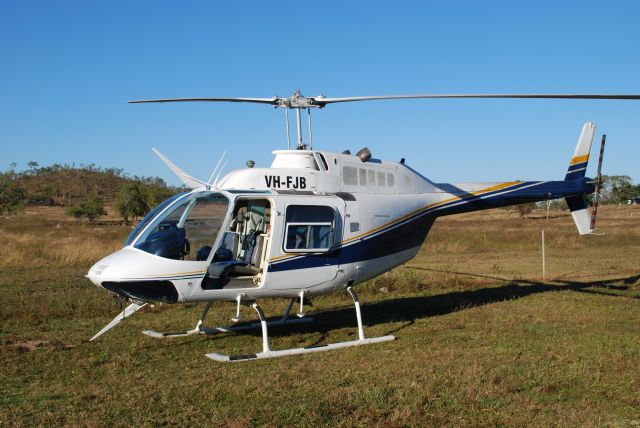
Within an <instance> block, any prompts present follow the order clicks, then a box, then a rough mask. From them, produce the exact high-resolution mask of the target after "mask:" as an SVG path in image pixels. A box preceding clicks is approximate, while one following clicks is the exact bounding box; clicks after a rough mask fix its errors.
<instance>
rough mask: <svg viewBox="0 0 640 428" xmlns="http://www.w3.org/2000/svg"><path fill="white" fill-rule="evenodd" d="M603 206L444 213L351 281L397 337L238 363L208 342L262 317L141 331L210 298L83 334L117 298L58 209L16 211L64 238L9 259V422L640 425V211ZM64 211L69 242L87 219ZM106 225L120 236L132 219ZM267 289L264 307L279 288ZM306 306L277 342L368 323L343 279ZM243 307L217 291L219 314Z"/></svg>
mask: <svg viewBox="0 0 640 428" xmlns="http://www.w3.org/2000/svg"><path fill="white" fill-rule="evenodd" d="M607 208H608V207H607ZM601 214H602V216H601V218H600V221H601V223H600V224H601V227H602V228H603V229H604V230H605V231H606V232H607V235H605V236H603V237H579V236H577V233H576V232H575V231H574V226H573V225H572V223H571V220H570V218H568V217H566V216H561V217H557V218H553V219H550V220H549V221H548V222H547V221H546V220H542V219H534V220H521V219H518V218H516V217H514V216H512V215H510V214H507V213H505V212H504V211H492V212H487V213H478V214H473V215H466V216H456V217H451V218H445V219H439V220H438V221H437V223H436V225H435V227H434V230H433V231H432V234H431V235H430V236H429V238H427V242H426V243H425V245H424V246H423V249H422V251H421V252H420V254H419V256H418V257H416V259H414V260H412V261H411V262H410V263H409V264H408V265H406V266H402V267H399V268H397V269H395V270H394V271H392V272H390V273H388V274H386V275H383V276H381V277H379V278H376V279H375V280H373V281H370V282H368V283H366V284H362V285H360V286H359V287H358V289H357V291H358V293H359V295H360V300H361V302H362V303H363V317H364V322H365V332H366V334H367V335H370V336H374V335H384V334H394V335H395V336H396V337H397V340H396V341H394V342H387V343H383V344H377V345H370V346H364V347H357V348H350V349H343V350H336V351H330V352H325V353H316V354H309V355H303V356H293V357H285V358H279V359H273V360H260V361H253V362H245V363H237V364H223V363H216V362H213V361H211V360H209V359H207V358H205V357H204V354H205V353H208V352H213V351H217V352H222V353H247V352H255V351H258V350H259V349H260V346H261V345H260V344H261V342H260V333H259V331H256V332H251V333H249V334H243V335H231V334H225V335H218V336H212V337H203V336H197V337H187V338H176V339H167V340H155V339H152V338H148V337H146V336H143V335H141V334H140V331H141V330H143V329H149V328H151V329H158V330H165V331H171V330H180V329H184V328H186V327H191V326H192V325H193V323H194V321H195V320H196V319H197V316H198V313H199V311H200V309H201V308H200V307H199V306H188V307H185V306H167V305H156V306H155V307H154V308H148V309H143V310H142V311H140V313H138V314H136V315H135V316H133V317H132V318H130V319H127V320H126V321H125V322H124V323H122V325H120V326H118V327H116V328H115V329H113V330H112V331H110V332H109V333H108V334H107V335H105V336H103V337H102V338H100V340H98V341H97V342H91V343H89V342H88V341H87V339H88V338H89V337H91V336H92V335H93V334H94V333H95V332H96V331H98V330H99V329H100V328H102V327H103V326H104V325H105V324H106V323H107V322H109V321H110V320H111V319H112V318H113V316H114V315H115V314H116V313H117V312H118V308H117V307H116V306H115V305H114V304H113V303H112V301H111V298H110V297H109V296H108V294H107V293H106V292H104V291H103V290H100V289H98V288H96V287H94V286H92V285H90V284H89V282H88V281H87V280H86V279H84V278H83V277H82V275H84V274H85V273H86V269H87V268H88V266H89V262H88V261H84V260H83V259H82V258H78V257H70V258H69V257H65V254H66V253H65V252H64V250H63V249H54V247H53V245H54V244H53V243H44V244H43V243H40V244H39V243H38V242H39V241H41V239H40V238H41V237H42V236H48V235H47V234H46V233H47V232H48V231H49V229H48V228H49V227H51V226H50V225H49V226H46V225H43V226H38V224H37V223H36V222H33V223H28V222H27V220H21V219H12V220H11V222H13V223H12V225H16V224H20V225H22V226H20V227H21V229H20V230H21V232H20V236H21V237H22V241H21V242H18V243H16V244H15V246H14V247H11V246H9V247H10V248H15V249H16V251H20V250H21V248H32V247H30V246H33V248H37V246H38V245H41V246H44V247H50V248H52V249H51V251H57V252H58V253H56V254H57V255H56V256H55V257H52V259H51V260H50V261H49V262H47V258H46V256H45V255H46V252H44V251H43V250H37V251H38V253H37V254H38V260H39V263H37V264H34V263H31V262H30V260H29V258H28V256H25V258H24V263H23V265H22V266H20V265H16V261H15V258H12V259H11V263H9V264H8V265H2V261H1V260H0V271H1V274H0V291H1V292H2V305H0V320H1V324H0V367H1V369H0V392H1V393H0V425H2V426H32V425H82V426H105V425H117V426H125V425H207V426H211V425H213V426H265V425H267V426H273V425H280V426H292V425H295V426H298V425H300V426H314V427H315V426H371V425H379V426H425V425H455V426H457V425H466V426H477V425H482V426H486V425H508V426H522V425H527V426H532V425H534V426H546V425H560V426H576V425H588V426H589V425H613V426H637V425H639V424H640V227H639V226H640V210H638V209H632V208H627V209H621V210H616V209H615V208H613V209H612V208H608V209H605V210H603V211H602V213H601ZM25 222H26V223H25ZM8 223H9V221H7V220H1V222H0V232H2V233H10V230H9V227H8ZM27 223H28V224H27ZM25 224H27V225H26V226H25ZM27 226H28V227H27ZM541 226H544V228H545V233H546V235H547V254H548V260H547V262H548V275H547V278H546V281H543V280H542V279H541V274H540V255H539V252H540V247H539V234H540V227H541ZM44 228H47V229H44ZM65 228H66V229H64V230H65V232H64V233H65V235H64V236H65V238H68V240H70V241H69V242H75V241H73V236H74V233H76V234H77V235H78V236H79V238H78V239H80V238H81V237H82V236H83V235H82V234H84V233H86V232H87V228H86V227H85V226H80V227H78V228H77V229H74V228H73V227H72V225H71V224H69V225H65ZM105 228H106V229H108V230H102V231H101V232H99V234H98V235H97V236H98V237H99V239H98V238H96V240H97V241H99V240H102V241H103V242H104V247H103V250H102V251H104V252H108V251H109V250H110V249H111V248H113V246H114V245H116V243H117V241H119V240H121V239H122V237H123V236H124V235H126V232H127V231H126V230H125V229H109V227H108V226H106V227H105ZM74 231H75V232H74ZM24 246H26V247H24ZM96 251H97V250H96ZM25 254H26V253H25ZM70 254H75V253H73V252H71V253H70ZM61 260H62V261H64V260H67V261H68V263H66V264H65V263H64V262H60V261H61ZM261 303H263V307H264V309H265V311H266V312H267V315H268V316H277V315H279V314H280V312H281V310H282V309H283V307H284V304H285V302H284V301H266V302H261ZM311 310H312V313H311V315H312V316H313V317H314V318H315V322H313V323H309V324H305V325H299V326H291V327H287V328H274V329H271V330H270V333H271V335H272V339H271V346H272V348H273V349H282V348H286V347H294V346H296V347H297V346H309V345H313V344H320V343H331V342H336V341H341V340H348V339H353V338H355V337H356V330H355V326H356V322H355V314H354V312H353V309H352V305H351V304H350V299H349V298H348V296H347V295H346V293H344V295H343V294H335V295H329V296H323V297H320V298H317V299H315V300H314V306H313V308H312V309H311ZM232 312H233V306H232V305H231V304H220V305H218V306H214V307H213V308H212V311H211V312H210V316H209V318H208V319H207V324H208V325H214V324H215V325H220V324H228V323H229V317H230V316H231V315H232ZM243 315H244V317H245V319H247V320H248V319H253V318H255V317H254V314H252V313H251V311H250V310H249V309H246V308H244V309H243Z"/></svg>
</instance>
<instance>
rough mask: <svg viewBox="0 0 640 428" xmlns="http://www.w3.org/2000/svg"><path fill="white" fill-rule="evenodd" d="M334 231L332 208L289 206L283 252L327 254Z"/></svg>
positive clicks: (333, 212)
mask: <svg viewBox="0 0 640 428" xmlns="http://www.w3.org/2000/svg"><path fill="white" fill-rule="evenodd" d="M354 169H355V168H354ZM334 230H335V211H334V209H333V208H331V207H327V206H318V205H290V206H289V207H287V215H286V229H285V239H284V250H285V251H286V252H289V253H294V252H315V253H318V252H320V253H321V252H327V251H329V250H330V249H331V248H332V247H333V235H334Z"/></svg>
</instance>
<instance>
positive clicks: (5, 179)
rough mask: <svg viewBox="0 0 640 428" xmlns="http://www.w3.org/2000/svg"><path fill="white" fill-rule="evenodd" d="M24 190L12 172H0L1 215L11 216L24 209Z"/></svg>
mask: <svg viewBox="0 0 640 428" xmlns="http://www.w3.org/2000/svg"><path fill="white" fill-rule="evenodd" d="M25 198H26V195H25V193H24V190H22V189H21V188H20V186H18V183H17V182H16V181H15V180H14V179H13V177H12V176H11V174H10V173H5V174H0V215H2V216H10V215H14V214H18V213H20V212H22V210H24V200H25Z"/></svg>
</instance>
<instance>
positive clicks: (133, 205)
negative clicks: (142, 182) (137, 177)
mask: <svg viewBox="0 0 640 428" xmlns="http://www.w3.org/2000/svg"><path fill="white" fill-rule="evenodd" d="M116 208H117V210H118V212H119V213H120V215H121V216H122V219H123V220H124V222H125V224H129V220H133V221H135V220H136V218H137V217H142V216H144V215H145V214H146V213H147V212H148V211H149V205H148V204H147V200H146V198H145V195H144V193H143V191H142V189H141V188H140V186H138V185H137V184H126V185H124V186H122V187H120V190H118V194H117V195H116Z"/></svg>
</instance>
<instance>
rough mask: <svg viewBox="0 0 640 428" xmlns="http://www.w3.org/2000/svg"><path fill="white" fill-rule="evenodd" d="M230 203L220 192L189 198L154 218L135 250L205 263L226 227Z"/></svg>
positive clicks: (138, 240) (202, 193) (136, 244)
mask: <svg viewBox="0 0 640 428" xmlns="http://www.w3.org/2000/svg"><path fill="white" fill-rule="evenodd" d="M228 206H229V200H228V199H227V198H226V197H225V196H223V195H221V194H218V193H213V192H200V193H195V194H192V195H190V196H188V197H185V198H184V199H183V200H180V201H177V202H176V203H174V206H172V207H170V208H169V209H168V210H166V211H165V212H163V213H162V214H160V215H159V216H157V217H156V218H154V219H153V220H152V222H151V224H150V226H149V227H147V228H146V229H145V230H144V232H142V233H141V234H140V237H139V238H138V239H137V240H136V241H135V245H134V246H135V248H138V249H140V250H143V251H146V252H148V253H151V254H155V255H157V256H160V257H166V258H169V259H175V260H196V261H204V260H206V259H207V257H208V256H209V253H210V252H211V246H212V245H213V243H214V241H215V240H216V236H217V235H218V232H219V231H220V229H221V228H222V224H223V222H224V218H225V216H226V214H227V208H228Z"/></svg>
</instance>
